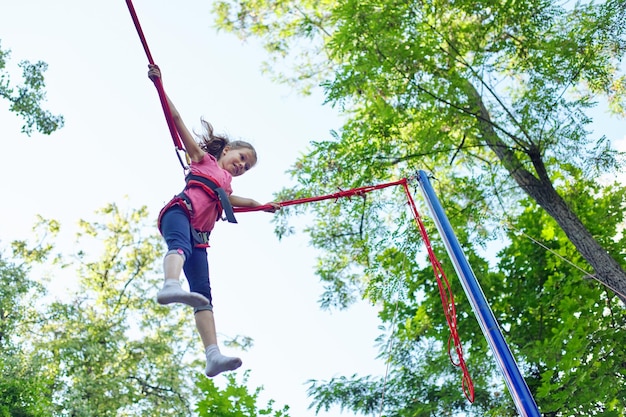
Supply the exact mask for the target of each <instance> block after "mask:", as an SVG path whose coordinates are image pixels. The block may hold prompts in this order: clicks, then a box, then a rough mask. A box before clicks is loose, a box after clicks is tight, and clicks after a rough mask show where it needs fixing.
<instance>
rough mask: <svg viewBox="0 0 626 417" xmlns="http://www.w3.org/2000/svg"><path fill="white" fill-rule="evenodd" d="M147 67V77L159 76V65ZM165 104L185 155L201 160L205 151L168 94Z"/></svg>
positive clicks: (196, 160)
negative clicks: (168, 108)
mask: <svg viewBox="0 0 626 417" xmlns="http://www.w3.org/2000/svg"><path fill="white" fill-rule="evenodd" d="M148 67H149V70H148V77H150V79H151V80H153V79H154V78H161V71H160V70H159V67H157V66H156V65H148ZM166 96H167V95H166ZM167 104H168V106H169V107H170V112H171V113H172V119H173V120H174V125H175V126H176V130H177V131H178V135H179V136H180V139H181V140H182V141H183V145H184V146H185V151H186V152H187V155H189V158H190V159H191V160H192V161H193V162H199V161H201V160H202V158H204V154H205V152H204V151H203V150H202V148H200V145H198V142H196V140H195V139H194V137H193V135H192V134H191V132H190V131H189V129H187V126H185V123H184V122H183V119H182V117H181V116H180V113H179V112H178V110H177V109H176V106H174V103H173V102H172V100H170V98H169V96H167Z"/></svg>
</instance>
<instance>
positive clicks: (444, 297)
mask: <svg viewBox="0 0 626 417" xmlns="http://www.w3.org/2000/svg"><path fill="white" fill-rule="evenodd" d="M395 185H402V187H403V189H404V192H405V194H406V198H407V201H408V203H409V205H410V206H411V211H412V213H413V217H414V219H415V223H416V224H417V226H418V228H419V231H420V234H421V236H422V240H423V241H424V245H425V246H426V249H427V251H428V258H429V260H430V263H431V264H432V266H433V270H434V272H435V279H436V280H437V287H438V288H439V295H440V297H441V303H442V305H443V310H444V315H445V317H446V322H447V323H448V327H449V328H450V337H449V338H448V357H449V358H450V362H451V363H452V365H454V366H456V367H459V368H461V371H462V372H463V379H462V388H463V393H464V394H465V397H466V398H467V399H468V400H469V402H471V403H473V402H474V383H473V382H472V378H471V376H470V374H469V371H468V369H467V365H466V364H465V359H464V357H463V348H462V346H461V339H460V338H459V332H458V330H457V322H456V306H455V303H454V295H453V294H452V288H450V282H449V281H448V278H447V277H446V274H445V272H444V271H443V267H442V266H441V263H439V260H438V259H437V256H436V255H435V251H434V250H433V248H432V245H431V244H430V238H429V236H428V233H427V232H426V228H425V227H424V223H423V222H422V219H421V216H420V214H419V212H418V211H417V207H416V205H415V201H414V200H413V197H412V196H411V192H410V190H409V187H408V180H407V179H406V178H403V179H401V180H398V181H393V182H388V183H384V184H378V185H370V186H366V187H360V188H353V189H351V190H340V191H339V192H336V193H333V194H327V195H323V196H317V197H307V198H301V199H296V200H288V201H281V202H280V203H278V205H279V206H281V207H286V206H292V205H296V204H304V203H311V202H315V201H322V200H331V199H332V200H337V199H339V198H342V197H352V196H360V195H363V194H365V193H369V192H370V191H374V190H380V189H382V188H387V187H392V186H395ZM271 208H272V206H271V205H270V204H266V205H262V206H258V207H235V208H234V211H235V212H247V211H261V210H266V209H271ZM452 344H454V350H455V351H456V356H457V359H458V361H456V362H455V360H454V358H453V357H452Z"/></svg>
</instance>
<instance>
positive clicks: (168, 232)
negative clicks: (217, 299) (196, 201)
mask: <svg viewBox="0 0 626 417" xmlns="http://www.w3.org/2000/svg"><path fill="white" fill-rule="evenodd" d="M161 234H162V235H163V238H164V239H165V243H166V244H167V249H168V251H178V250H182V251H183V253H184V254H185V263H184V264H183V271H185V276H186V277H187V282H189V289H190V290H191V291H192V292H197V293H200V294H202V295H204V296H205V297H206V298H208V299H209V304H210V307H211V308H212V307H213V297H211V282H210V280H209V261H208V260H207V253H206V248H197V247H195V244H194V240H193V236H192V235H191V224H190V221H189V217H187V213H186V212H185V210H183V209H182V208H181V207H180V206H177V205H174V206H172V207H170V208H168V209H167V210H166V211H165V213H163V215H162V216H161ZM168 278H170V277H168Z"/></svg>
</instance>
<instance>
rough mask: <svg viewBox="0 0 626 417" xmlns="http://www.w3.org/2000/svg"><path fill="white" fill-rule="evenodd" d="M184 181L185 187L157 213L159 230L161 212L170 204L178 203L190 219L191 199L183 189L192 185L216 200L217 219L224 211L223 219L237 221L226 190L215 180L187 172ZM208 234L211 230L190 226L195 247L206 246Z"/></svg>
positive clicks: (191, 210) (231, 221)
mask: <svg viewBox="0 0 626 417" xmlns="http://www.w3.org/2000/svg"><path fill="white" fill-rule="evenodd" d="M185 182H186V183H187V185H186V186H185V189H184V190H183V191H182V192H181V193H180V194H178V195H177V196H175V197H174V198H173V199H172V200H170V202H169V203H167V204H166V205H165V207H163V209H162V210H161V213H159V220H158V224H159V230H160V229H161V218H162V217H163V214H164V213H165V212H166V211H167V210H168V209H169V208H170V207H172V206H175V205H178V206H180V207H182V208H183V209H184V210H185V211H186V212H187V215H188V216H189V218H190V219H191V213H192V212H193V206H192V204H191V200H190V199H189V197H188V196H187V194H185V191H186V190H188V189H189V188H192V187H199V188H201V189H202V190H203V191H204V192H205V193H207V194H208V195H209V196H211V197H213V198H214V199H216V200H217V205H218V214H217V220H220V219H221V217H222V213H224V216H225V219H226V220H228V222H230V223H237V219H235V213H234V211H233V206H232V205H231V204H230V201H229V200H228V195H227V194H226V191H224V189H223V188H221V187H220V186H219V185H217V182H216V181H215V180H214V179H212V178H210V177H208V176H204V175H197V174H191V173H190V174H187V176H186V177H185ZM210 234H211V231H206V232H205V231H201V230H196V229H194V228H193V227H192V228H191V235H192V236H193V240H194V243H195V246H196V247H205V248H206V247H208V246H209V235H210Z"/></svg>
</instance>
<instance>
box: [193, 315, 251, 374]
mask: <svg viewBox="0 0 626 417" xmlns="http://www.w3.org/2000/svg"><path fill="white" fill-rule="evenodd" d="M195 318H196V327H197V329H198V333H200V338H201V339H202V343H203V344H204V353H205V355H206V368H205V370H204V373H205V374H206V376H208V377H214V376H216V375H218V374H220V373H222V372H225V371H234V370H235V369H237V368H239V367H240V366H241V359H239V358H236V357H231V356H224V355H222V354H221V352H220V349H219V347H218V346H217V335H216V331H215V318H214V316H213V311H211V310H200V311H197V312H196V314H195Z"/></svg>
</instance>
